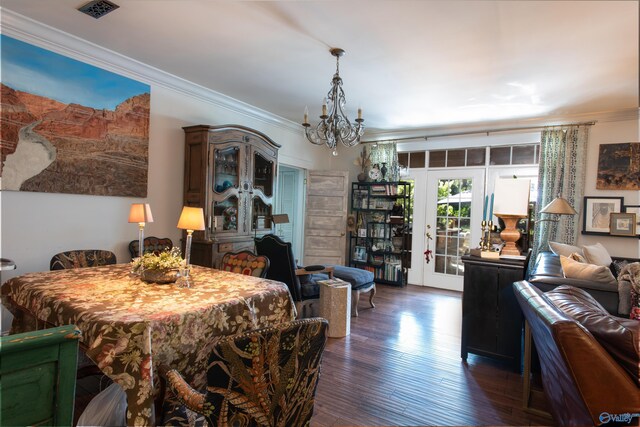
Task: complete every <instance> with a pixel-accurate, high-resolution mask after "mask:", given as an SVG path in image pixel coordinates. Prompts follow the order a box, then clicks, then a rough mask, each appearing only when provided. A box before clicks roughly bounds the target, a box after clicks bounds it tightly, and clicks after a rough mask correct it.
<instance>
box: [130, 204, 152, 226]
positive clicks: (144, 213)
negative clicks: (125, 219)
mask: <svg viewBox="0 0 640 427" xmlns="http://www.w3.org/2000/svg"><path fill="white" fill-rule="evenodd" d="M129 222H138V223H140V222H153V215H151V206H149V203H132V204H131V209H130V210H129Z"/></svg>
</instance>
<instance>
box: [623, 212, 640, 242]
mask: <svg viewBox="0 0 640 427" xmlns="http://www.w3.org/2000/svg"><path fill="white" fill-rule="evenodd" d="M623 210H624V211H625V212H626V213H634V214H636V234H638V235H640V205H625V206H624V208H623Z"/></svg>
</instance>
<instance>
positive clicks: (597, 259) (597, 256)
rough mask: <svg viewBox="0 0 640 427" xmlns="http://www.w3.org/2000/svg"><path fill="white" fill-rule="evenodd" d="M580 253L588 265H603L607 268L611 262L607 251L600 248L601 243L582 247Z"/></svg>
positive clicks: (602, 247)
mask: <svg viewBox="0 0 640 427" xmlns="http://www.w3.org/2000/svg"><path fill="white" fill-rule="evenodd" d="M582 252H583V253H584V257H585V258H586V259H587V262H588V263H589V264H596V265H605V266H607V267H609V266H610V265H611V263H612V262H613V260H612V259H611V256H610V255H609V252H607V249H606V248H605V247H604V246H602V244H601V243H596V244H595V245H591V246H583V247H582Z"/></svg>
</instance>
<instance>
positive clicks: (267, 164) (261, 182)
mask: <svg viewBox="0 0 640 427" xmlns="http://www.w3.org/2000/svg"><path fill="white" fill-rule="evenodd" d="M253 189H254V190H257V191H261V192H262V193H263V194H264V195H265V196H267V197H271V196H272V195H273V162H272V161H270V160H267V159H265V158H264V157H262V154H260V153H255V154H254V156H253Z"/></svg>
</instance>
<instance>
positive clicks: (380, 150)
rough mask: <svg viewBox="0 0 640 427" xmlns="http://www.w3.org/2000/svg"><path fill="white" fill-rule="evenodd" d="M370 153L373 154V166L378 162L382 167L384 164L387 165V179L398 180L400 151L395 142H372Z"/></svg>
mask: <svg viewBox="0 0 640 427" xmlns="http://www.w3.org/2000/svg"><path fill="white" fill-rule="evenodd" d="M369 154H370V155H371V166H373V165H375V164H376V163H377V164H378V167H379V168H381V169H382V166H383V164H384V166H385V167H386V169H387V172H386V174H385V180H387V181H397V180H398V179H399V166H398V151H397V149H396V143H395V142H384V143H383V142H378V143H377V144H372V145H371V147H370V148H369Z"/></svg>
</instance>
